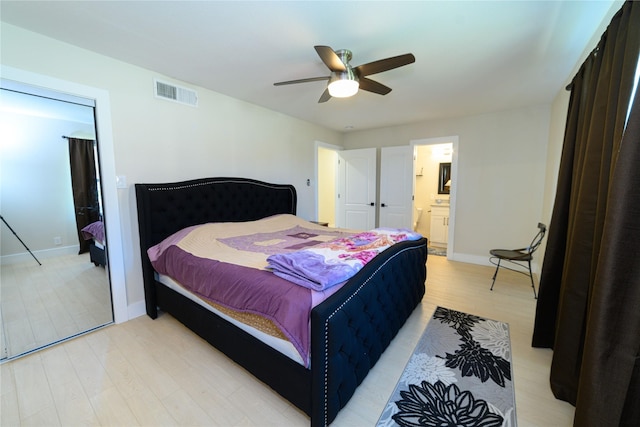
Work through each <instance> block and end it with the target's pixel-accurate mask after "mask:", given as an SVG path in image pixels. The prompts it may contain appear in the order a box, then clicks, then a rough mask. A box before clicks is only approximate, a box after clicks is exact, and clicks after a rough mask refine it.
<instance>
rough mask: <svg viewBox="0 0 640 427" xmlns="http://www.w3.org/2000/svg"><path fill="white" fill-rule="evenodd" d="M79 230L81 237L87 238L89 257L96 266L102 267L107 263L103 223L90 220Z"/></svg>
mask: <svg viewBox="0 0 640 427" xmlns="http://www.w3.org/2000/svg"><path fill="white" fill-rule="evenodd" d="M81 232H82V237H84V239H85V240H89V258H90V260H91V262H92V263H93V264H94V265H95V266H96V267H98V266H102V267H104V266H105V265H106V264H107V256H106V250H105V246H106V238H105V232H104V223H103V222H102V221H95V222H92V223H91V224H89V225H87V226H86V227H84V228H83V229H82V230H81Z"/></svg>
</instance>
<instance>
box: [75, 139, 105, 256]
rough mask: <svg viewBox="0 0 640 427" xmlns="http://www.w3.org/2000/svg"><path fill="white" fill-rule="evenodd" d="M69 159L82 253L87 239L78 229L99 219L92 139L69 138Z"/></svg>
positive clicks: (86, 244)
mask: <svg viewBox="0 0 640 427" xmlns="http://www.w3.org/2000/svg"><path fill="white" fill-rule="evenodd" d="M69 161H70V164H71V186H72V189H73V204H74V207H75V212H76V228H77V232H78V242H79V243H80V251H79V252H78V253H79V254H82V253H85V252H88V251H89V241H87V240H85V239H84V237H83V236H82V233H81V232H80V230H82V229H83V228H84V227H85V226H87V225H89V224H91V223H92V222H96V221H98V220H99V219H100V204H99V202H98V180H97V175H96V160H95V155H94V149H93V141H92V140H88V139H78V138H69Z"/></svg>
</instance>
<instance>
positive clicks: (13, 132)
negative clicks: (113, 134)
mask: <svg viewBox="0 0 640 427" xmlns="http://www.w3.org/2000/svg"><path fill="white" fill-rule="evenodd" d="M4 83H5V82H3V89H2V90H1V91H0V95H1V97H0V129H1V132H2V135H0V171H1V172H0V174H1V176H0V185H1V189H0V197H1V200H0V207H1V210H2V212H1V214H2V219H3V223H2V224H0V227H1V229H0V237H1V242H0V262H1V264H0V272H1V277H0V280H1V281H0V306H1V312H0V321H1V325H0V333H1V337H2V349H3V352H2V355H1V359H2V360H9V359H12V358H15V357H19V356H21V355H24V354H28V353H30V352H32V351H34V350H36V349H39V348H43V347H46V346H49V345H51V344H54V343H57V342H59V341H61V340H65V339H67V338H70V337H73V336H76V335H78V334H82V333H84V332H87V331H90V330H93V329H95V328H97V327H100V326H103V325H106V324H110V323H112V322H113V310H112V304H111V289H110V286H109V275H108V263H107V251H106V241H105V238H104V221H103V219H104V218H103V206H102V197H101V194H100V179H99V176H100V175H99V166H98V165H99V161H98V154H97V145H96V136H95V122H94V108H93V107H92V106H88V105H81V104H77V103H73V102H66V101H60V100H56V99H50V98H48V97H41V96H35V95H32V94H25V93H21V92H16V91H13V90H7V89H6V86H5V84H4Z"/></svg>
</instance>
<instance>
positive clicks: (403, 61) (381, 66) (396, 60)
mask: <svg viewBox="0 0 640 427" xmlns="http://www.w3.org/2000/svg"><path fill="white" fill-rule="evenodd" d="M414 62H416V57H415V56H413V54H411V53H406V54H404V55H398V56H393V57H391V58H386V59H380V60H379V61H373V62H369V63H367V64H362V65H358V66H357V67H355V68H354V71H355V72H356V73H357V74H358V76H359V77H364V76H369V75H371V74H377V73H381V72H383V71H388V70H393V69H394V68H398V67H402V66H404V65H409V64H412V63H414Z"/></svg>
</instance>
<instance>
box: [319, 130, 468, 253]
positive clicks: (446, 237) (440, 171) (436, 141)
mask: <svg viewBox="0 0 640 427" xmlns="http://www.w3.org/2000/svg"><path fill="white" fill-rule="evenodd" d="M410 145H411V147H413V150H414V165H413V173H411V174H412V175H413V178H412V180H413V195H414V196H413V202H412V205H413V206H412V210H413V214H412V218H413V221H412V228H413V229H414V230H416V231H419V232H421V233H422V234H423V235H424V236H425V237H427V238H428V239H429V241H430V244H431V241H432V240H434V243H436V245H431V246H432V247H431V248H430V250H431V252H432V253H437V254H442V255H446V256H447V258H449V259H451V258H452V256H453V253H454V231H455V205H456V203H455V200H456V197H455V195H456V189H457V174H458V168H457V164H458V137H457V136H448V137H439V138H425V139H418V140H412V141H410ZM341 150H342V147H337V146H329V145H328V144H323V143H319V142H317V143H316V180H317V183H318V185H317V186H316V188H317V192H316V214H317V216H316V218H317V220H318V221H322V222H327V223H329V224H330V225H332V226H333V224H335V223H336V221H335V209H336V203H335V201H336V200H337V189H336V176H337V169H336V167H335V164H336V162H337V159H338V154H337V153H338V152H339V151H341ZM420 153H422V156H420ZM420 157H423V158H426V159H427V160H428V161H429V162H430V163H429V165H427V164H422V163H420V162H419V158H420ZM380 163H382V162H380ZM407 173H408V172H407ZM445 178H446V179H445ZM432 205H438V206H436V208H435V211H436V212H435V214H436V215H437V217H436V222H437V223H438V224H439V225H441V227H434V229H433V230H432V229H431V222H432V221H431V220H432V214H433V213H434V212H433V209H432V208H433V206H432ZM432 232H435V233H436V236H432ZM432 237H435V239H432Z"/></svg>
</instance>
